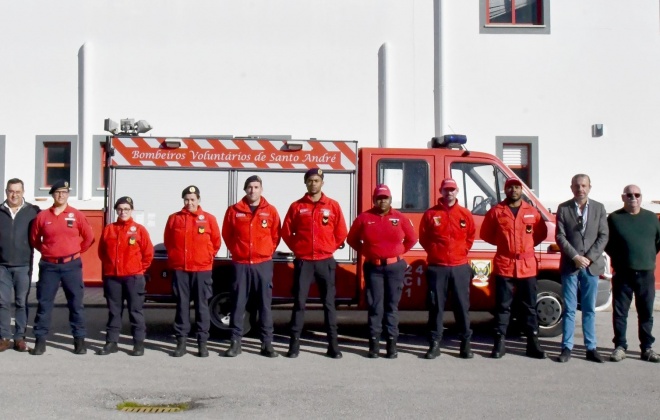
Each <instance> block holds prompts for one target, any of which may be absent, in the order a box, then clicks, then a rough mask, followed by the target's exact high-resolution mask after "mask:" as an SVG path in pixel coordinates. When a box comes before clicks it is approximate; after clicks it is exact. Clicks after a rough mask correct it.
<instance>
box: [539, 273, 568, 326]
mask: <svg viewBox="0 0 660 420" xmlns="http://www.w3.org/2000/svg"><path fill="white" fill-rule="evenodd" d="M563 310H564V299H563V298H562V297H561V284H559V283H557V282H555V281H552V280H539V281H538V284H537V294H536V315H537V317H538V321H539V336H541V337H557V336H558V335H560V334H561V321H562V313H563Z"/></svg>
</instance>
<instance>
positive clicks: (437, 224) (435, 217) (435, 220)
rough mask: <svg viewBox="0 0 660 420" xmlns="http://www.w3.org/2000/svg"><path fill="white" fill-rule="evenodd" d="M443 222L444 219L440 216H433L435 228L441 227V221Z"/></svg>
mask: <svg viewBox="0 0 660 420" xmlns="http://www.w3.org/2000/svg"><path fill="white" fill-rule="evenodd" d="M441 220H442V218H441V217H440V216H433V224H434V225H435V226H440V221H441Z"/></svg>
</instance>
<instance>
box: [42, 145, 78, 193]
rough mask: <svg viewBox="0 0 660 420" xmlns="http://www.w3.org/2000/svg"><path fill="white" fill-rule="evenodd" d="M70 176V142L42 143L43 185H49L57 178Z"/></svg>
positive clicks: (67, 178)
mask: <svg viewBox="0 0 660 420" xmlns="http://www.w3.org/2000/svg"><path fill="white" fill-rule="evenodd" d="M70 178H71V143H57V142H46V143H44V178H43V181H42V184H41V185H43V186H44V187H50V186H51V185H53V184H54V183H55V182H56V181H57V180H58V179H66V180H69V179H70Z"/></svg>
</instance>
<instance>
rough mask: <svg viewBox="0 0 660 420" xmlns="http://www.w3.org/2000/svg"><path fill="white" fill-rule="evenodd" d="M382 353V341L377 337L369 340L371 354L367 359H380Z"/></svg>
mask: <svg viewBox="0 0 660 420" xmlns="http://www.w3.org/2000/svg"><path fill="white" fill-rule="evenodd" d="M378 353H380V340H379V339H377V338H376V337H371V338H370V339H369V353H368V354H367V357H368V358H370V359H378V356H379V354H378Z"/></svg>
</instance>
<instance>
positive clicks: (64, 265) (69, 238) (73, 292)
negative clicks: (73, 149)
mask: <svg viewBox="0 0 660 420" xmlns="http://www.w3.org/2000/svg"><path fill="white" fill-rule="evenodd" d="M49 194H50V195H51V196H52V197H53V206H52V207H51V208H49V209H48V210H46V211H42V212H40V213H39V214H38V215H37V217H36V219H34V223H33V224H32V227H31V229H30V243H31V244H32V246H33V247H34V248H35V249H36V250H37V251H39V252H40V253H41V261H39V282H38V283H37V300H38V306H37V315H36V317H35V319H34V337H35V338H36V343H35V346H34V348H33V349H32V350H30V354H33V355H36V356H38V355H41V354H43V353H44V352H45V351H46V336H47V335H48V330H49V328H50V322H51V313H52V311H53V304H54V301H55V295H56V294H57V289H58V288H59V285H60V282H62V288H63V289H64V293H65V295H66V300H67V306H68V307H69V321H70V324H71V331H72V335H73V346H74V350H73V352H74V353H75V354H85V353H87V349H86V348H85V335H86V330H85V312H84V310H85V307H84V305H83V291H84V285H83V273H82V260H81V259H80V255H81V254H82V253H83V252H85V251H87V250H88V249H89V247H90V246H92V243H94V233H93V232H92V227H91V226H90V225H89V223H88V222H87V219H86V218H85V215H84V214H82V213H81V212H80V211H78V210H76V209H74V208H73V207H71V206H69V205H68V200H69V182H68V181H64V180H59V181H57V182H55V183H54V184H53V186H52V187H51V188H50V191H49Z"/></svg>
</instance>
